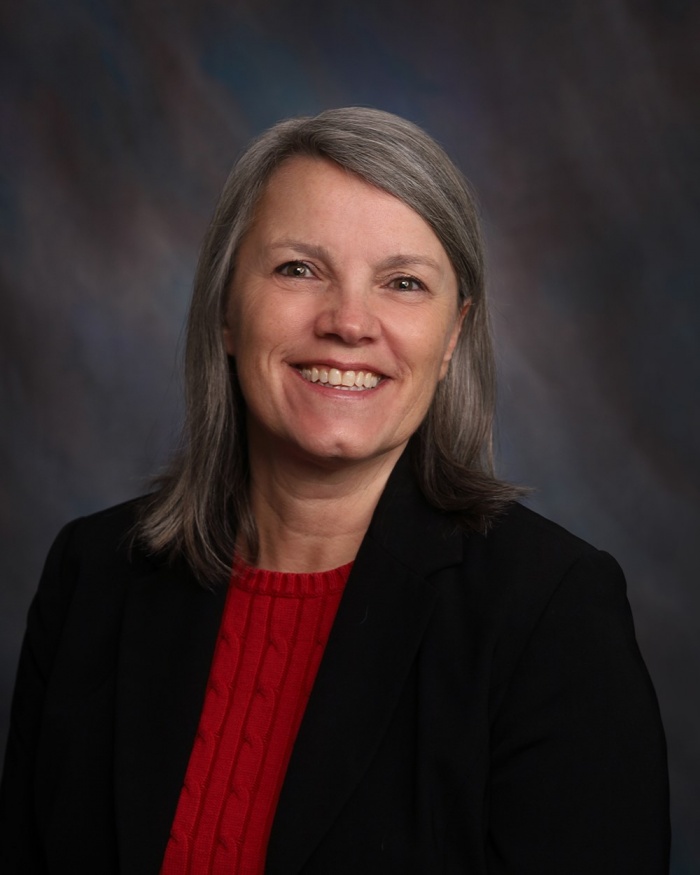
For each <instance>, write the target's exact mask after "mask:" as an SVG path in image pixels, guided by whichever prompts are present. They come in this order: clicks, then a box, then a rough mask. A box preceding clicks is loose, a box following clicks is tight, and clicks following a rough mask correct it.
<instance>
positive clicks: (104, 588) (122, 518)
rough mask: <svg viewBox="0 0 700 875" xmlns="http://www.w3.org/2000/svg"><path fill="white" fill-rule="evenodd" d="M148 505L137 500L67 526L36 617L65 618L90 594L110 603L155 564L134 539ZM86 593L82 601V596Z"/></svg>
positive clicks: (49, 562) (50, 559)
mask: <svg viewBox="0 0 700 875" xmlns="http://www.w3.org/2000/svg"><path fill="white" fill-rule="evenodd" d="M143 501H144V499H142V498H137V499H132V500H130V501H127V502H124V503H122V504H119V505H115V506H114V507H110V508H107V509H105V510H102V511H99V512H97V513H94V514H90V515H89V516H84V517H78V518H77V519H74V520H72V521H71V522H69V523H67V524H66V525H65V526H64V527H63V528H62V529H61V530H60V532H59V533H58V535H57V536H56V538H55V540H54V542H53V544H52V545H51V548H50V550H49V552H48V556H47V558H46V562H45V564H44V570H43V573H42V576H41V580H40V582H39V588H38V592H37V595H36V598H35V599H34V603H33V609H32V610H33V612H34V613H36V612H37V611H41V612H43V613H44V614H45V615H47V616H48V615H55V616H56V617H58V616H60V615H62V614H63V613H64V612H65V611H66V610H67V609H68V606H69V605H70V604H71V603H73V602H75V600H76V598H77V599H79V600H83V599H84V598H85V595H86V594H92V595H91V597H92V598H98V599H99V598H104V599H106V600H109V593H111V594H112V595H116V594H117V592H118V591H119V590H121V589H122V588H123V585H124V582H125V581H127V580H128V579H130V578H132V577H135V576H139V575H140V574H143V573H145V572H146V571H147V570H148V569H149V568H150V567H152V564H153V560H152V559H151V558H150V557H149V556H148V555H147V554H146V553H145V551H143V550H142V549H141V548H140V546H139V545H138V543H137V540H136V538H135V537H134V532H135V525H136V521H137V519H138V514H139V510H140V508H141V506H142V504H143ZM81 593H83V595H81Z"/></svg>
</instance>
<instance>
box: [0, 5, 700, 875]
mask: <svg viewBox="0 0 700 875" xmlns="http://www.w3.org/2000/svg"><path fill="white" fill-rule="evenodd" d="M0 34H1V36H0V67H1V69H2V85H1V92H0V112H1V114H2V146H1V150H2V151H1V153H0V167H1V169H2V186H1V188H0V198H1V203H2V226H1V234H2V260H1V262H0V270H1V272H2V273H1V275H2V309H1V310H0V381H1V386H2V412H1V413H0V416H2V424H1V428H0V453H1V454H2V476H1V478H0V515H1V518H2V538H3V541H2V556H1V561H2V569H1V570H0V574H1V577H0V598H1V603H0V647H1V651H0V702H1V703H2V711H1V712H0V745H2V743H3V738H4V734H5V731H6V722H7V709H8V706H9V695H10V689H11V683H12V675H13V672H14V669H15V664H16V658H17V652H18V648H19V644H20V637H21V634H22V627H23V623H24V615H25V611H26V609H27V606H28V603H29V599H30V597H31V593H32V591H33V588H34V587H35V585H36V581H37V578H38V575H39V572H40V568H41V565H42V562H43V558H44V555H45V553H46V550H47V548H48V546H49V543H50V541H51V539H52V537H53V536H54V534H55V533H56V531H57V529H58V528H59V526H60V525H61V524H62V523H64V522H65V521H67V520H68V519H70V518H71V517H74V516H75V515H77V514H82V513H87V512H90V511H92V510H96V509H98V508H100V507H103V506H105V505H108V504H111V503H114V502H117V501H120V500H122V499H124V498H126V497H128V496H131V495H133V494H135V493H137V492H139V491H140V490H142V488H143V486H142V484H143V480H144V478H145V477H146V475H148V474H150V473H153V472H154V471H155V470H156V469H157V467H158V465H159V464H160V463H161V462H162V460H163V459H164V457H165V453H166V450H167V447H168V446H169V445H170V443H171V441H172V438H173V435H174V434H175V433H176V431H177V425H178V421H179V414H180V408H179V400H178V395H179V376H178V373H179V371H178V368H179V366H178V364H177V356H178V352H179V349H180V346H181V332H182V324H183V319H184V316H185V311H186V306H187V300H188V295H189V289H190V283H191V279H192V274H193V268H194V263H195V256H196V252H197V246H198V242H199V240H200V238H201V235H202V233H203V229H204V226H205V223H206V222H207V218H208V216H209V214H210V211H211V209H212V205H213V202H214V199H215V196H216V194H217V192H218V190H219V188H220V186H221V185H222V183H223V180H224V177H225V174H226V172H227V170H228V168H229V166H230V164H231V163H232V161H233V159H234V157H235V156H236V154H237V153H238V152H239V150H240V149H241V148H242V147H243V145H244V144H245V143H246V142H247V141H248V139H249V138H250V137H251V136H253V135H255V134H256V133H258V132H259V131H260V130H261V129H263V128H265V127H266V126H268V125H269V124H271V123H272V122H274V121H276V120H277V119H279V118H281V117H284V116H288V115H295V114H303V113H315V112H317V111H319V110H321V109H323V108H325V107H329V106H336V105H341V104H357V103H359V104H370V105H373V106H378V107H382V108H385V109H389V110H392V111H394V112H398V113H400V114H403V115H405V116H407V117H408V118H411V119H413V120H415V121H417V122H418V123H419V124H421V125H423V126H424V127H426V128H427V129H428V131H429V132H430V133H432V134H433V135H434V136H435V137H436V138H437V139H438V140H440V141H441V142H442V143H443V144H444V145H445V146H446V147H447V149H448V151H449V152H450V153H451V154H452V155H453V156H454V157H455V158H456V159H457V161H458V163H459V164H460V165H461V166H462V168H463V169H464V170H465V171H466V173H467V174H468V175H469V176H470V177H471V178H472V180H473V181H474V183H475V185H476V187H477V189H478V191H479V192H480V195H481V200H482V205H483V211H484V218H485V222H486V227H487V234H488V243H489V251H490V265H491V267H490V282H491V289H492V292H493V300H494V311H495V317H496V330H497V339H498V351H499V365H500V369H501V375H502V391H501V408H502V410H501V418H500V427H499V443H500V450H501V460H502V462H501V470H502V471H503V472H504V473H505V474H506V475H507V476H509V477H511V478H513V479H515V480H517V481H520V482H524V483H527V484H529V485H532V486H534V487H536V488H537V491H536V492H535V493H534V495H533V498H532V499H531V501H532V504H533V505H534V506H535V507H536V508H537V509H539V510H540V511H541V512H543V513H545V514H547V515H549V516H552V517H555V518H556V519H557V520H558V521H560V522H562V523H563V524H564V525H566V526H568V527H570V528H572V529H574V530H575V531H576V532H577V533H579V534H581V535H583V536H584V537H586V538H587V539H589V540H591V541H592V542H593V543H595V544H596V545H598V546H600V547H603V548H606V549H608V550H610V551H611V552H612V553H614V554H615V555H616V556H617V557H618V558H619V560H620V561H621V563H622V564H623V566H624V567H625V569H626V571H627V574H628V579H629V590H630V598H631V601H632V603H633V607H634V609H635V614H636V619H637V628H638V634H639V639H640V643H641V645H642V649H643V651H644V653H645V655H646V659H647V662H648V664H649V668H650V670H651V673H652V675H653V678H654V680H655V683H656V687H657V690H658V693H659V698H660V701H661V706H662V710H663V713H664V717H665V723H666V728H667V733H668V741H669V748H670V761H671V777H672V782H673V803H674V809H673V818H674V828H675V850H674V869H673V872H674V875H686V873H698V872H700V828H699V825H700V634H699V633H698V626H699V621H700V591H699V590H698V578H699V575H698V570H697V569H698V560H697V554H698V544H699V542H700V501H699V491H700V488H699V484H700V477H699V470H698V469H699V467H700V465H699V458H698V455H699V454H698V444H699V440H700V434H699V432H700V429H699V428H698V424H699V418H700V416H699V404H700V398H699V394H700V393H699V389H700V379H699V378H700V289H699V282H698V280H699V278H700V234H699V232H700V119H699V116H700V75H699V74H700V49H699V46H700V4H699V3H697V2H695V3H693V2H682V0H675V2H665V3H650V2H633V0H628V2H624V0H572V2H567V0H547V2H545V0H539V2H524V0H495V2H476V0H474V2H468V0H463V2H456V0H454V2H449V0H432V2H418V0H415V2H406V0H402V2H398V0H391V2H381V0H380V2H378V0H354V2H349V0H346V2H333V0H324V2H290V0H289V2H288V0H255V2H253V0H250V2H234V0H170V2H155V0H121V2H120V0H4V2H3V4H2V10H1V11H0Z"/></svg>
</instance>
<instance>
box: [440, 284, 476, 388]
mask: <svg viewBox="0 0 700 875" xmlns="http://www.w3.org/2000/svg"><path fill="white" fill-rule="evenodd" d="M471 305H472V299H471V298H468V299H467V300H466V301H465V302H464V304H462V307H461V309H460V311H459V314H458V316H457V319H456V320H455V324H454V327H453V329H452V333H451V334H450V341H449V343H448V344H447V349H446V350H445V355H444V356H443V358H442V365H441V366H440V379H441V380H442V379H443V378H444V376H445V374H446V373H447V369H448V367H449V366H450V361H451V360H452V353H453V352H454V351H455V347H456V346H457V341H458V340H459V334H460V332H461V330H462V325H464V320H465V319H466V316H467V313H468V312H469V309H470V307H471Z"/></svg>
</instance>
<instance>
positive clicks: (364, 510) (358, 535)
mask: <svg viewBox="0 0 700 875" xmlns="http://www.w3.org/2000/svg"><path fill="white" fill-rule="evenodd" d="M402 450H403V448H402V447H399V448H397V449H396V450H394V451H392V452H391V453H388V454H385V455H383V456H381V457H379V458H376V459H370V460H363V461H362V462H358V463H353V464H350V463H346V464H343V465H335V466H322V465H319V464H317V463H314V462H308V461H306V460H298V459H296V460H295V459H292V460H290V459H284V460H282V459H280V458H279V457H276V458H274V457H270V456H267V455H263V454H262V453H260V452H259V451H255V450H253V451H251V453H250V470H251V480H250V483H251V486H250V489H251V495H250V498H251V507H252V511H253V516H254V518H255V523H256V526H257V529H258V535H259V539H260V548H259V553H258V556H257V559H256V562H255V564H256V565H258V567H260V568H266V569H269V570H275V571H294V572H311V571H327V570H329V569H331V568H337V567H338V566H340V565H345V564H346V563H347V562H351V561H352V560H353V559H354V558H355V556H356V555H357V551H358V549H359V547H360V543H361V542H362V539H363V537H364V535H365V532H366V531H367V528H368V526H369V523H370V520H371V519H372V514H373V513H374V509H375V507H376V506H377V502H378V501H379V497H380V495H381V494H382V491H383V489H384V486H385V485H386V481H387V480H388V479H389V475H390V474H391V471H392V469H393V467H394V465H395V464H396V462H397V461H398V458H399V456H400V455H401V452H402Z"/></svg>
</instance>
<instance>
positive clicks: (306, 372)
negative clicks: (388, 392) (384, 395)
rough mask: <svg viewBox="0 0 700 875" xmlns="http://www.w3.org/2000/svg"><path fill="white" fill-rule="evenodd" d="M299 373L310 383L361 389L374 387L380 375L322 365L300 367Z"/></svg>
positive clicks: (353, 389) (355, 389)
mask: <svg viewBox="0 0 700 875" xmlns="http://www.w3.org/2000/svg"><path fill="white" fill-rule="evenodd" d="M300 373H301V375H302V377H303V378H304V379H305V380H308V381H309V382H310V383H326V384H328V385H329V386H333V387H334V388H335V387H337V388H341V389H350V390H352V391H355V392H357V391H363V390H365V389H374V388H376V386H377V385H378V384H379V381H380V379H381V377H380V376H379V375H378V374H375V373H373V372H372V371H341V370H339V369H338V368H324V367H323V365H320V366H319V365H312V366H311V367H309V368H300Z"/></svg>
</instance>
